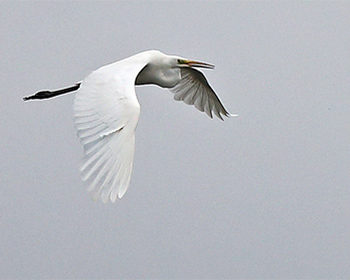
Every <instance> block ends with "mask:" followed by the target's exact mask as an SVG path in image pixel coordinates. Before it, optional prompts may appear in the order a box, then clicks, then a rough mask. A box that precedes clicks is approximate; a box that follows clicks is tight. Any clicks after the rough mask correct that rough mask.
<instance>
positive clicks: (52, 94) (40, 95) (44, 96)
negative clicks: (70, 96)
mask: <svg viewBox="0 0 350 280" xmlns="http://www.w3.org/2000/svg"><path fill="white" fill-rule="evenodd" d="M80 85H81V82H79V83H76V84H75V85H73V86H70V87H66V88H62V89H58V90H52V91H51V90H42V91H39V92H37V93H35V94H33V95H30V96H25V97H23V101H28V100H32V99H48V98H52V97H55V96H58V95H62V94H66V93H69V92H72V91H76V90H78V89H79V87H80Z"/></svg>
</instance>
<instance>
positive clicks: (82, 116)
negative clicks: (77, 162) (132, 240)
mask: <svg viewBox="0 0 350 280" xmlns="http://www.w3.org/2000/svg"><path fill="white" fill-rule="evenodd" d="M144 66H145V63H135V65H134V67H131V68H130V67H128V69H127V70H128V71H125V67H124V68H123V64H122V63H121V64H117V63H116V64H112V65H109V66H106V67H102V68H100V69H99V70H97V71H95V72H93V73H91V74H90V75H89V76H88V77H87V78H86V79H85V80H84V81H83V83H82V85H81V87H80V89H79V91H78V92H77V94H76V97H75V100H74V122H75V127H76V130H77V135H78V138H79V140H80V142H81V143H82V145H83V148H84V158H83V160H82V164H81V167H80V170H81V173H82V178H83V180H84V181H85V182H86V183H87V184H88V188H87V189H88V190H89V191H91V192H92V195H93V197H94V199H98V198H101V199H102V201H103V202H107V201H108V200H111V201H113V202H114V201H115V200H116V199H117V197H119V198H120V197H122V196H123V195H124V194H125V192H126V190H127V189H128V186H129V182H130V177H131V173H132V167H133V160H134V153H135V129H136V125H137V122H138V119H139V114H140V104H139V103H138V100H137V97H136V94H135V89H134V85H135V79H136V76H137V74H138V73H139V72H140V71H141V69H142V68H143V67H144Z"/></svg>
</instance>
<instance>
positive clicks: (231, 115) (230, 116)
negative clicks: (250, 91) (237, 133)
mask: <svg viewBox="0 0 350 280" xmlns="http://www.w3.org/2000/svg"><path fill="white" fill-rule="evenodd" d="M228 117H229V118H235V117H238V114H228Z"/></svg>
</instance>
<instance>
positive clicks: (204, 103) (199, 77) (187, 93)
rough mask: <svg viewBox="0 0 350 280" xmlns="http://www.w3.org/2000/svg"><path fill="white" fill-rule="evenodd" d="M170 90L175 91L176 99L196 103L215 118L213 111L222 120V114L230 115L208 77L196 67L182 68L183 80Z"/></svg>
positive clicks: (196, 105)
mask: <svg viewBox="0 0 350 280" xmlns="http://www.w3.org/2000/svg"><path fill="white" fill-rule="evenodd" d="M170 91H172V92H173V93H174V99H175V100H177V101H181V100H182V101H183V102H185V103H186V104H188V105H194V106H195V107H196V108H197V109H198V110H200V111H201V112H206V113H207V115H208V116H209V117H211V118H213V114H212V113H213V112H214V114H215V115H216V116H217V117H218V118H220V119H221V120H223V118H222V115H223V116H225V117H229V116H230V113H229V112H228V111H227V110H226V109H225V107H224V105H223V104H222V103H221V101H220V99H219V98H218V96H217V95H216V94H215V92H214V90H213V89H212V88H211V86H210V85H209V83H208V81H207V79H206V78H205V77H204V75H203V74H202V73H201V72H200V71H198V70H196V69H194V68H190V67H183V68H181V81H180V82H179V83H178V84H177V85H176V86H175V87H173V88H171V89H170Z"/></svg>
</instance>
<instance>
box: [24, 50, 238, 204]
mask: <svg viewBox="0 0 350 280" xmlns="http://www.w3.org/2000/svg"><path fill="white" fill-rule="evenodd" d="M194 67H201V68H209V69H213V68H214V65H211V64H208V63H204V62H198V61H193V60H188V59H185V58H182V57H179V56H174V55H166V54H163V53H162V52H160V51H156V50H151V51H145V52H141V53H139V54H136V55H133V56H131V57H128V58H126V59H123V60H120V61H117V62H115V63H112V64H109V65H106V66H103V67H101V68H99V69H98V70H96V71H94V72H92V73H91V74H90V75H89V76H87V77H86V78H85V79H84V80H83V81H81V82H78V83H76V84H75V85H73V86H70V87H67V88H64V89H60V90H56V91H40V92H38V93H36V94H34V95H32V96H28V97H24V98H23V99H24V100H25V101H26V100H31V99H46V98H51V97H54V96H57V95H61V94H65V93H69V92H73V91H76V90H77V93H76V97H75V100H74V106H73V107H74V122H75V127H76V130H77V134H78V137H79V139H80V142H81V144H82V145H83V147H84V159H83V162H82V165H81V168H80V170H81V171H82V178H83V180H84V181H87V182H88V183H89V187H88V190H89V191H92V192H93V197H94V199H98V198H101V199H102V201H103V202H105V203H106V202H107V201H108V200H109V199H110V200H111V201H112V202H115V201H116V198H117V197H119V198H121V197H122V196H123V195H124V194H125V192H126V190H127V189H128V187H129V182H130V176H131V172H132V167H133V160H134V151H135V129H136V125H137V122H138V119H139V114H140V104H139V102H138V100H137V97H136V94H135V85H146V84H155V85H158V86H161V87H163V88H169V89H170V90H171V91H172V92H173V93H174V99H175V100H182V101H184V102H185V103H186V104H189V105H194V106H195V107H196V108H197V109H198V110H200V111H202V112H203V111H204V112H205V113H207V115H208V116H209V117H210V118H212V117H213V113H214V114H215V115H216V116H217V117H218V118H220V119H221V120H223V116H224V117H229V116H236V115H231V114H229V113H228V111H227V110H226V109H225V108H224V106H223V104H222V103H221V102H220V100H219V98H218V96H217V95H216V94H215V92H214V90H213V89H212V88H211V87H210V85H209V84H208V82H207V80H206V78H205V77H204V75H203V74H202V73H201V72H199V71H198V70H196V69H195V68H194Z"/></svg>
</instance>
